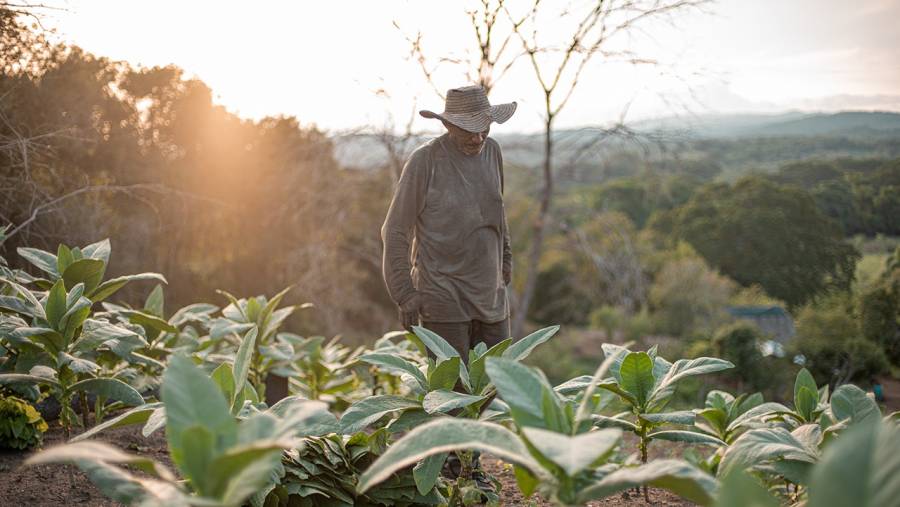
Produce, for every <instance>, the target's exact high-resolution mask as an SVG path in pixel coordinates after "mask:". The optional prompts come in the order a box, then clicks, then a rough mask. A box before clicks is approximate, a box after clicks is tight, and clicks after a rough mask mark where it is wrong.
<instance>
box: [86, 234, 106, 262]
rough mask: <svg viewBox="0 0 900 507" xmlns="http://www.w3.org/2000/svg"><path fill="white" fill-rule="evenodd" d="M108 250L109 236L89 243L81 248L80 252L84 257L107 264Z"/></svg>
mask: <svg viewBox="0 0 900 507" xmlns="http://www.w3.org/2000/svg"><path fill="white" fill-rule="evenodd" d="M110 251H111V248H110V245H109V238H107V239H103V240H100V241H98V242H96V243H91V244H90V245H88V246H86V247H84V248H82V249H81V253H82V255H84V257H87V258H89V259H97V260H100V261H103V262H104V263H105V264H109V254H110Z"/></svg>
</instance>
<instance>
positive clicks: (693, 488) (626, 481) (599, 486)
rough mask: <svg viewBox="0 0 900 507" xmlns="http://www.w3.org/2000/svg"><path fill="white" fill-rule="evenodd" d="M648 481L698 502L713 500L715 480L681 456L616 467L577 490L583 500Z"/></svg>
mask: <svg viewBox="0 0 900 507" xmlns="http://www.w3.org/2000/svg"><path fill="white" fill-rule="evenodd" d="M645 484H646V485H648V486H653V487H657V488H662V489H666V490H669V491H671V492H672V493H675V494H676V495H678V496H681V497H683V498H686V499H688V500H690V501H692V502H695V503H698V504H700V505H709V504H711V503H712V501H713V497H712V495H713V493H714V492H715V490H716V480H715V479H714V478H713V477H712V476H711V475H709V474H707V473H706V472H703V471H702V470H700V469H699V468H697V467H695V466H693V465H691V464H690V463H688V462H686V461H682V460H674V459H660V460H656V461H653V462H651V463H648V464H646V465H641V466H638V467H626V468H621V469H619V470H616V471H615V472H613V473H611V474H609V475H607V476H606V477H604V478H603V479H602V480H600V481H598V482H596V483H594V484H593V485H591V486H588V487H587V488H585V489H584V490H582V491H581V492H580V494H579V495H578V499H579V500H580V501H582V502H586V501H588V500H594V499H599V498H604V497H607V496H610V495H612V494H614V493H618V492H619V491H622V490H625V489H628V488H633V487H635V486H641V485H645Z"/></svg>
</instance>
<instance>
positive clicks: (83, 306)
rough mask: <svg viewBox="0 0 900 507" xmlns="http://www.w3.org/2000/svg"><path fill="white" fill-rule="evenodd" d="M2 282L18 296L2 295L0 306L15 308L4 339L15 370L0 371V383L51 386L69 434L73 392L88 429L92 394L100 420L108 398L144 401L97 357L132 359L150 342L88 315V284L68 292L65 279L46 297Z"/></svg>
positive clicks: (1, 331)
mask: <svg viewBox="0 0 900 507" xmlns="http://www.w3.org/2000/svg"><path fill="white" fill-rule="evenodd" d="M0 282H2V283H6V284H7V286H9V287H11V288H12V289H14V290H15V291H16V292H17V294H18V297H13V296H0V308H2V309H4V310H7V311H9V312H10V313H5V314H0V321H2V325H0V340H2V341H3V343H4V344H5V348H6V349H7V350H8V357H7V360H6V362H5V363H4V368H6V369H7V371H12V373H2V374H0V384H15V383H24V384H31V385H39V386H46V387H48V388H49V390H50V393H51V395H52V396H53V397H54V398H55V399H56V400H57V401H58V402H59V404H60V407H61V412H60V420H61V423H62V425H63V427H64V428H65V430H66V433H67V434H68V432H69V429H70V427H71V425H72V424H73V422H75V421H76V419H77V417H76V414H75V412H74V410H73V409H72V399H73V397H74V396H79V402H80V405H81V410H82V415H83V417H82V421H81V422H82V424H83V425H84V426H85V427H87V412H88V410H87V400H88V396H87V395H88V394H92V395H95V396H96V397H97V399H98V402H97V404H96V408H95V419H96V422H99V421H100V420H102V418H103V414H104V411H105V410H106V409H107V408H108V407H106V405H105V401H106V400H116V401H119V402H121V403H123V404H125V405H132V406H133V405H140V404H142V403H143V402H144V399H143V397H142V396H141V394H140V393H139V392H138V391H137V390H135V389H134V388H133V387H132V386H130V385H129V384H127V383H125V382H123V381H122V380H120V379H119V378H116V377H114V376H111V375H106V374H104V372H103V371H102V370H101V367H100V365H99V364H97V362H96V360H97V358H98V356H99V354H101V353H106V352H108V353H110V354H113V355H115V356H118V357H119V358H120V359H126V360H127V358H128V357H129V356H130V355H131V352H132V351H133V350H134V349H136V348H140V347H144V346H146V345H147V343H146V341H145V340H144V339H143V337H141V336H140V335H138V334H137V333H135V332H133V331H130V330H128V329H124V328H122V327H119V326H115V325H113V324H110V323H109V322H107V321H104V320H97V319H91V318H89V316H90V314H91V300H89V299H88V298H87V297H85V296H84V294H85V291H86V290H87V289H86V286H85V284H84V283H83V282H79V283H76V284H75V285H74V286H73V287H72V288H71V289H70V290H68V291H67V290H66V286H65V280H64V279H62V278H60V279H58V280H56V282H54V283H53V285H52V286H51V287H50V290H48V291H47V292H46V293H45V294H43V295H42V296H41V299H38V296H39V294H37V293H33V292H32V291H31V290H29V289H27V288H25V287H23V286H21V285H19V284H17V283H15V282H13V281H11V280H0Z"/></svg>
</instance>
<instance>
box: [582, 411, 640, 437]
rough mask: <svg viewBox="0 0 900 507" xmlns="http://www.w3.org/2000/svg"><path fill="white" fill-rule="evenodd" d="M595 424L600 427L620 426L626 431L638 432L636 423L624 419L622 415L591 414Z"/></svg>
mask: <svg viewBox="0 0 900 507" xmlns="http://www.w3.org/2000/svg"><path fill="white" fill-rule="evenodd" d="M591 420H592V421H593V424H594V426H596V427H598V428H620V429H623V430H625V431H633V432H635V433H637V432H638V427H637V425H636V424H634V423H632V422H629V421H626V420H625V419H622V418H621V417H620V416H615V417H607V416H605V415H597V414H594V415H592V416H591Z"/></svg>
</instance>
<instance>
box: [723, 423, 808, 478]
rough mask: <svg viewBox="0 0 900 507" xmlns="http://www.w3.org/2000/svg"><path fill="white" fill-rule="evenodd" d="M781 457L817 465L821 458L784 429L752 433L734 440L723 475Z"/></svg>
mask: <svg viewBox="0 0 900 507" xmlns="http://www.w3.org/2000/svg"><path fill="white" fill-rule="evenodd" d="M778 458H785V459H793V460H798V461H806V462H808V463H815V462H816V461H817V459H818V456H816V455H814V454H811V453H810V452H809V450H808V449H807V448H806V446H804V445H803V443H801V442H800V441H799V440H797V438H796V437H795V436H794V435H792V434H791V433H790V432H789V431H788V430H786V429H784V428H761V429H756V430H750V431H748V432H746V433H744V434H743V435H741V436H740V437H738V438H737V440H735V441H734V443H733V444H731V446H729V447H728V449H727V450H726V451H725V454H724V455H723V456H722V461H721V463H720V464H719V475H720V476H724V475H727V474H728V473H729V472H730V471H731V470H732V469H735V468H742V469H743V468H750V467H754V466H757V465H760V464H763V463H766V462H768V461H772V460H774V459H778Z"/></svg>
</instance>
